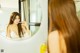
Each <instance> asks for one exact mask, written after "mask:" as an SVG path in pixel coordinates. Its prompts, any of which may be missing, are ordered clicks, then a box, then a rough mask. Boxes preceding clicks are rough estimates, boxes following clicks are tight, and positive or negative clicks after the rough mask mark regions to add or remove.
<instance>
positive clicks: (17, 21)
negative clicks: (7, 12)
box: [13, 16, 20, 24]
mask: <svg viewBox="0 0 80 53" xmlns="http://www.w3.org/2000/svg"><path fill="white" fill-rule="evenodd" d="M19 22H20V17H19V16H16V19H15V20H14V22H13V23H14V24H18V23H19Z"/></svg>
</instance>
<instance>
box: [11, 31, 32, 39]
mask: <svg viewBox="0 0 80 53" xmlns="http://www.w3.org/2000/svg"><path fill="white" fill-rule="evenodd" d="M10 36H11V39H23V38H30V37H31V35H30V34H29V33H25V34H24V35H23V36H22V38H20V37H19V36H18V35H17V34H16V33H15V32H14V31H11V33H10Z"/></svg>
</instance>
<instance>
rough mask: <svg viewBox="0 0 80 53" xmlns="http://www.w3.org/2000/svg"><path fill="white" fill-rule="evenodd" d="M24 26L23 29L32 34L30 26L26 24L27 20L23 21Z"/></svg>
mask: <svg viewBox="0 0 80 53" xmlns="http://www.w3.org/2000/svg"><path fill="white" fill-rule="evenodd" d="M22 28H23V31H24V32H25V33H26V32H28V33H29V34H30V35H31V32H30V30H29V27H28V25H27V24H26V22H25V21H24V22H23V23H22Z"/></svg>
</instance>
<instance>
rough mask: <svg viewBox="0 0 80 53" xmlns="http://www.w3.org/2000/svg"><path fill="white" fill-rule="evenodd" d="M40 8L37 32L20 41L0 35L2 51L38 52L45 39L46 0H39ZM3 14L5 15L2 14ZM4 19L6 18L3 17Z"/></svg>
mask: <svg viewBox="0 0 80 53" xmlns="http://www.w3.org/2000/svg"><path fill="white" fill-rule="evenodd" d="M39 1H40V3H41V8H42V21H41V26H40V29H39V30H38V32H37V33H36V34H35V35H34V36H33V37H31V38H30V39H25V40H21V41H13V40H9V39H6V38H5V37H3V36H1V35H0V50H1V49H4V53H40V46H41V44H43V43H44V42H46V40H47V35H48V34H47V32H48V31H47V29H48V27H47V26H48V20H47V18H48V17H47V15H48V14H47V13H48V12H47V3H48V1H47V0H39ZM4 16H5V15H4ZM5 20H6V18H5ZM5 20H4V21H5Z"/></svg>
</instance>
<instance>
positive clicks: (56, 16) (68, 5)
mask: <svg viewBox="0 0 80 53" xmlns="http://www.w3.org/2000/svg"><path fill="white" fill-rule="evenodd" d="M48 6H49V9H48V11H49V21H50V22H49V33H50V32H52V31H53V30H54V28H55V29H56V30H58V31H59V32H60V33H62V35H63V37H64V40H65V43H66V47H67V53H80V23H79V20H78V18H77V15H76V7H75V3H74V1H73V0H49V5H48Z"/></svg>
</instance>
